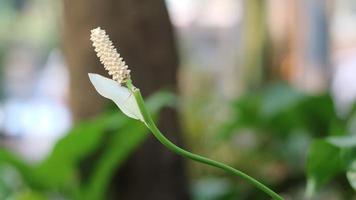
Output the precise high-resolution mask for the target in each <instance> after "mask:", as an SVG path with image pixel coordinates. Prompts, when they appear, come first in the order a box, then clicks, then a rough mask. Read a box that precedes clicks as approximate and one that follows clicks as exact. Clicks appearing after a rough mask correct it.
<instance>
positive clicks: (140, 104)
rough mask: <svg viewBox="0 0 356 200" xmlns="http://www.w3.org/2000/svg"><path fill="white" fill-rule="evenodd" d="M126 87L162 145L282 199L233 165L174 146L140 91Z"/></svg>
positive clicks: (276, 199) (129, 84) (128, 84)
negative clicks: (155, 119)
mask: <svg viewBox="0 0 356 200" xmlns="http://www.w3.org/2000/svg"><path fill="white" fill-rule="evenodd" d="M127 87H128V88H129V89H130V90H131V91H132V92H133V94H134V96H135V99H136V101H137V104H138V107H139V109H140V111H141V113H142V116H143V118H144V121H145V123H146V125H147V127H148V128H149V129H150V130H151V131H152V133H153V135H154V136H155V137H156V138H157V139H158V140H159V141H160V142H161V143H162V144H163V145H164V146H166V147H167V148H168V149H170V150H171V151H173V152H175V153H177V154H179V155H181V156H184V157H187V158H190V159H192V160H195V161H198V162H201V163H205V164H207V165H211V166H214V167H217V168H220V169H222V170H225V171H227V172H229V173H231V174H233V175H236V176H239V177H241V178H243V179H245V180H246V181H248V182H249V183H251V184H252V185H254V186H256V187H257V188H259V189H260V190H262V191H264V192H265V193H267V194H268V195H270V196H271V197H272V198H273V199H275V200H283V198H282V197H281V196H279V195H278V194H277V193H275V192H274V191H272V190H271V189H269V188H268V187H267V186H265V185H263V184H262V183H260V182H259V181H257V180H256V179H254V178H252V177H250V176H249V175H247V174H245V173H243V172H242V171H239V170H237V169H235V168H233V167H230V166H228V165H225V164H223V163H221V162H217V161H215V160H211V159H209V158H205V157H203V156H200V155H197V154H193V153H191V152H189V151H186V150H184V149H182V148H180V147H178V146H176V145H175V144H174V143H172V142H171V141H170V140H168V139H167V138H166V137H165V136H164V135H163V134H162V133H161V131H160V130H159V129H158V128H157V126H156V125H155V123H154V121H153V120H152V118H151V116H150V114H149V113H148V111H147V109H146V107H145V104H144V100H143V98H142V95H141V93H140V90H139V89H137V88H135V87H134V86H133V85H132V83H131V81H128V82H127Z"/></svg>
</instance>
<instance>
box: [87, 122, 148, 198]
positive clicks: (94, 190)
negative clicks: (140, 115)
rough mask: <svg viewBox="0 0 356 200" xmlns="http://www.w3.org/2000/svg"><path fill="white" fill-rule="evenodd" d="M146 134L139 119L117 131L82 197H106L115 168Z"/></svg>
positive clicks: (145, 129)
mask: <svg viewBox="0 0 356 200" xmlns="http://www.w3.org/2000/svg"><path fill="white" fill-rule="evenodd" d="M146 136H147V128H146V127H145V126H144V125H143V124H142V123H141V122H138V121H131V122H130V123H129V124H127V125H126V126H125V127H123V128H122V129H120V130H119V131H118V132H117V133H115V135H114V137H113V138H112V139H111V141H110V143H109V144H108V146H107V148H106V150H105V152H104V153H103V154H102V155H101V157H100V160H99V161H98V163H97V164H96V166H95V171H94V173H93V175H92V177H91V178H90V180H89V183H88V185H86V186H85V187H84V188H83V190H84V191H82V192H84V194H83V195H84V197H83V198H82V199H93V200H95V199H105V196H104V195H105V191H106V188H107V186H108V185H109V183H110V180H111V177H112V175H113V173H114V172H115V169H117V168H119V167H120V166H121V164H123V163H124V161H125V160H126V159H127V157H128V156H129V155H130V154H131V152H132V151H133V150H134V149H136V148H137V147H138V146H139V144H141V143H142V142H143V141H144V139H145V138H146Z"/></svg>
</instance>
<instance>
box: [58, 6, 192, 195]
mask: <svg viewBox="0 0 356 200" xmlns="http://www.w3.org/2000/svg"><path fill="white" fill-rule="evenodd" d="M63 1H64V34H63V37H64V38H63V39H64V40H63V41H64V43H63V44H64V50H65V56H66V58H67V61H68V65H69V67H70V74H71V98H72V99H71V102H72V108H73V114H74V117H75V119H83V118H87V117H90V116H93V115H95V114H96V113H98V112H100V110H101V109H102V105H103V103H102V102H103V100H104V99H103V98H102V97H99V95H98V94H96V92H95V90H94V89H93V87H92V86H91V85H90V83H89V80H88V76H87V73H88V72H98V71H100V72H101V74H104V75H105V72H103V67H102V66H101V65H100V64H99V61H98V59H97V58H96V56H95V54H94V50H93V48H92V47H91V43H90V41H89V34H90V29H93V28H96V27H97V26H100V27H102V28H103V29H105V30H106V31H107V33H108V34H109V35H110V38H111V39H112V40H113V42H114V44H115V45H116V47H118V50H119V52H120V54H121V55H122V56H123V58H124V59H125V61H126V62H127V63H128V65H129V68H130V69H131V70H132V79H133V81H134V84H135V85H136V86H137V87H138V88H140V89H141V91H142V92H143V94H144V95H145V96H147V95H149V94H152V93H153V92H155V91H157V90H158V89H160V88H162V87H167V86H168V87H171V88H173V89H175V87H176V86H177V80H176V71H177V67H178V58H177V52H176V49H175V43H174V38H173V31H172V27H171V24H170V22H169V17H168V13H167V10H166V7H165V5H164V1H163V0H153V1H139V0H101V1H95V0H76V1H72V0H63ZM159 126H160V128H161V129H162V131H163V132H164V133H167V134H168V135H167V136H168V137H169V138H171V139H172V140H173V141H175V142H177V140H178V135H179V132H180V131H179V126H178V120H177V114H176V113H175V112H174V111H172V110H168V109H166V110H164V111H163V112H162V113H161V115H160V123H159ZM169 134H171V135H169ZM111 188H112V190H111V196H112V197H113V199H118V198H120V199H123V200H125V199H128V200H132V199H146V200H150V199H152V200H160V199H163V200H165V199H169V200H174V199H179V200H182V199H183V200H184V199H188V195H187V184H186V179H185V173H184V168H183V165H182V160H181V158H179V157H177V156H175V155H173V154H172V153H170V152H168V150H166V149H165V148H164V147H162V145H161V144H159V143H158V142H157V141H156V140H155V139H153V138H152V137H150V138H149V139H148V140H147V141H146V142H145V143H144V144H143V145H142V146H141V147H140V148H139V149H138V150H137V152H136V153H135V154H134V155H133V156H132V158H130V160H129V161H128V163H127V164H126V165H125V167H123V169H120V170H119V175H118V176H117V177H115V178H113V184H112V186H111Z"/></svg>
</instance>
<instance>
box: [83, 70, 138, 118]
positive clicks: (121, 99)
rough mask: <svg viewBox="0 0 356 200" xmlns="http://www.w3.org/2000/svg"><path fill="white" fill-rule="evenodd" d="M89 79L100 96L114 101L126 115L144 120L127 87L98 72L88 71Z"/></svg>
mask: <svg viewBox="0 0 356 200" xmlns="http://www.w3.org/2000/svg"><path fill="white" fill-rule="evenodd" d="M89 79H90V81H91V83H92V84H93V85H94V87H95V89H96V91H97V92H98V93H99V94H100V95H101V96H103V97H105V98H108V99H111V100H112V101H114V102H115V104H116V105H117V106H118V107H119V108H120V110H121V111H122V112H123V113H125V114H126V115H127V116H129V117H131V118H134V119H138V120H141V121H143V122H144V119H143V116H142V114H141V112H140V109H139V108H138V105H137V102H136V99H135V97H134V95H133V94H132V92H131V91H130V90H129V89H128V88H126V87H123V86H121V85H120V84H118V83H117V82H116V81H113V80H112V79H108V78H105V77H103V76H100V75H99V74H92V73H89Z"/></svg>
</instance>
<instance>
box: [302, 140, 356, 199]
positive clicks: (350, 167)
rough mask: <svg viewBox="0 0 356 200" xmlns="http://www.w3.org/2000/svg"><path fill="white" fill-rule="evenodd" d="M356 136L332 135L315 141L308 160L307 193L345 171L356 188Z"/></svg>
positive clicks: (312, 192)
mask: <svg viewBox="0 0 356 200" xmlns="http://www.w3.org/2000/svg"><path fill="white" fill-rule="evenodd" d="M355 163H356V136H355V135H347V136H330V137H327V138H325V139H319V140H316V141H314V142H313V144H312V145H311V148H310V152H309V155H308V162H307V175H308V186H307V194H308V195H309V196H311V195H313V194H314V192H315V191H316V190H317V189H318V187H320V186H322V185H323V184H325V183H326V182H327V181H329V180H330V179H332V178H333V177H335V176H336V175H337V174H339V173H341V172H344V173H346V177H347V179H348V181H349V183H350V185H351V186H352V187H353V188H354V189H355V181H356V180H355V175H354V174H355Z"/></svg>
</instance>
